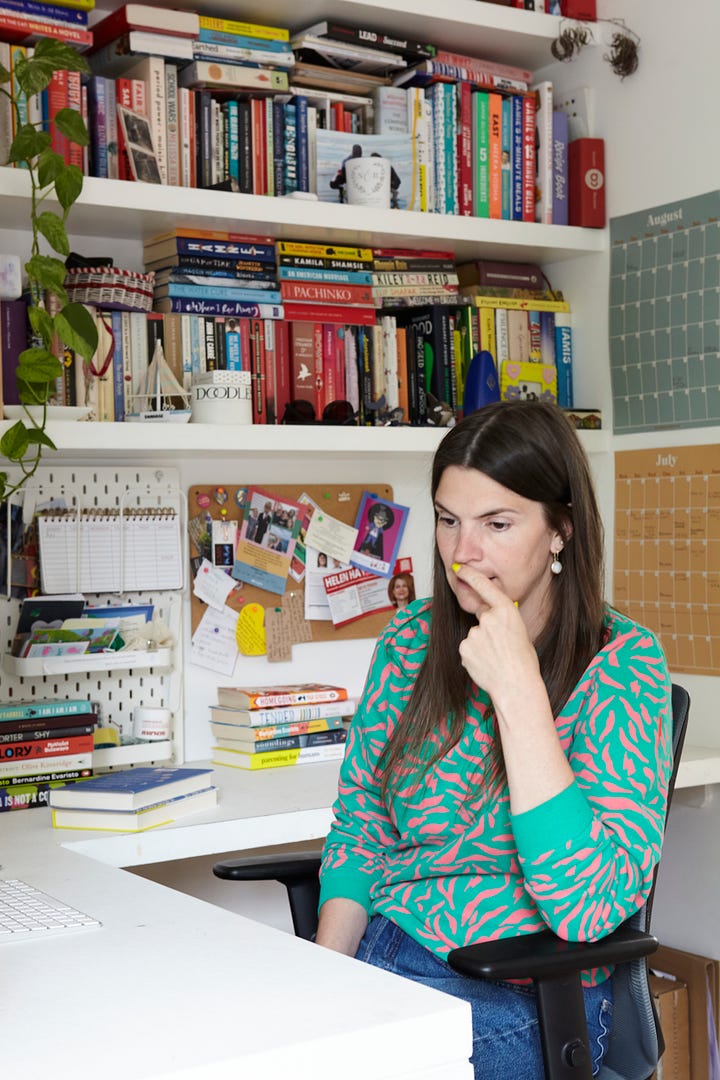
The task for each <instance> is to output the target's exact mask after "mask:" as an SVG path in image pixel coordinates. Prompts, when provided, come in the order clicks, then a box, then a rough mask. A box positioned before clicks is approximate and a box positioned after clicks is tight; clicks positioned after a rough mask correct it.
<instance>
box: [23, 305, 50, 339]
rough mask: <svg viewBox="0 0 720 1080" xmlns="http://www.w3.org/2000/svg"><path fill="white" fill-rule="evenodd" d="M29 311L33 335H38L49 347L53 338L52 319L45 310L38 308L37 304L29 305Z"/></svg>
mask: <svg viewBox="0 0 720 1080" xmlns="http://www.w3.org/2000/svg"><path fill="white" fill-rule="evenodd" d="M27 311H28V319H29V320H30V326H31V327H32V331H33V333H34V334H38V335H39V337H41V338H42V340H43V342H44V343H45V345H49V344H50V342H51V341H52V336H53V320H52V317H51V316H50V315H48V313H47V311H46V310H45V308H41V307H38V306H37V305H36V304H29V305H28V309H27Z"/></svg>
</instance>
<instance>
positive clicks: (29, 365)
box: [17, 349, 63, 386]
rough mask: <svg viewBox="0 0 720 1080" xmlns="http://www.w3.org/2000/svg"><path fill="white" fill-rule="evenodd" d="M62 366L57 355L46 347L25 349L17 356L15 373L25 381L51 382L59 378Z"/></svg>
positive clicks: (33, 382) (34, 382)
mask: <svg viewBox="0 0 720 1080" xmlns="http://www.w3.org/2000/svg"><path fill="white" fill-rule="evenodd" d="M62 373H63V366H62V364H61V363H60V361H59V360H58V358H57V356H53V354H52V353H51V352H48V350H47V349H25V350H24V352H21V353H20V356H19V357H18V367H17V375H18V379H22V380H23V381H24V382H26V383H32V384H33V386H34V385H35V384H36V383H44V382H51V381H52V380H53V379H59V378H60V376H61V375H62Z"/></svg>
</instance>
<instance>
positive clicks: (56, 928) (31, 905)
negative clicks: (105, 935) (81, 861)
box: [0, 879, 102, 942]
mask: <svg viewBox="0 0 720 1080" xmlns="http://www.w3.org/2000/svg"><path fill="white" fill-rule="evenodd" d="M100 925H102V924H101V923H100V922H98V920H97V919H93V918H92V917H91V916H90V915H85V914H84V913H83V912H82V911H77V910H76V909H75V908H73V907H70V905H69V904H65V903H63V902H62V901H61V900H56V899H55V897H54V896H48V894H47V893H44V892H41V891H40V889H36V888H35V886H34V885H28V884H27V882H25V881H18V880H17V879H8V880H5V881H0V942H3V941H29V940H33V941H35V940H37V939H39V938H45V937H53V936H55V935H56V934H67V933H68V932H69V931H72V930H84V929H87V928H88V927H91V926H100Z"/></svg>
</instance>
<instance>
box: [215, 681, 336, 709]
mask: <svg viewBox="0 0 720 1080" xmlns="http://www.w3.org/2000/svg"><path fill="white" fill-rule="evenodd" d="M347 699H348V692H347V690H346V688H345V687H344V686H333V685H331V684H330V683H314V682H308V683H293V684H288V685H285V686H268V687H258V686H249V687H247V686H220V687H218V702H219V703H220V704H221V705H229V706H231V707H234V708H238V707H241V708H245V709H253V710H254V709H269V708H274V707H275V706H281V707H285V706H288V705H315V704H320V703H323V702H330V701H333V702H335V701H347Z"/></svg>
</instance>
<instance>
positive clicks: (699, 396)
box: [609, 191, 720, 434]
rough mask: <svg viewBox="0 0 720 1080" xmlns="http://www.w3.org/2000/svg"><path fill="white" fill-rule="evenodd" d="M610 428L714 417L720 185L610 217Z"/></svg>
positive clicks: (718, 392)
mask: <svg viewBox="0 0 720 1080" xmlns="http://www.w3.org/2000/svg"><path fill="white" fill-rule="evenodd" d="M610 244H611V247H610V313H609V314H610V319H609V333H610V373H611V380H612V394H613V414H614V430H615V433H616V434H624V433H626V432H645V431H656V430H658V429H662V428H694V427H703V426H706V425H710V424H720V352H719V348H718V347H719V345H720V191H714V192H710V193H709V194H706V195H698V196H696V197H694V198H691V199H684V200H681V201H679V202H677V203H668V204H667V205H665V206H656V207H653V208H651V209H649V210H642V211H639V212H637V213H634V214H627V215H625V216H624V217H618V218H613V219H612V220H611V222H610Z"/></svg>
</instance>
